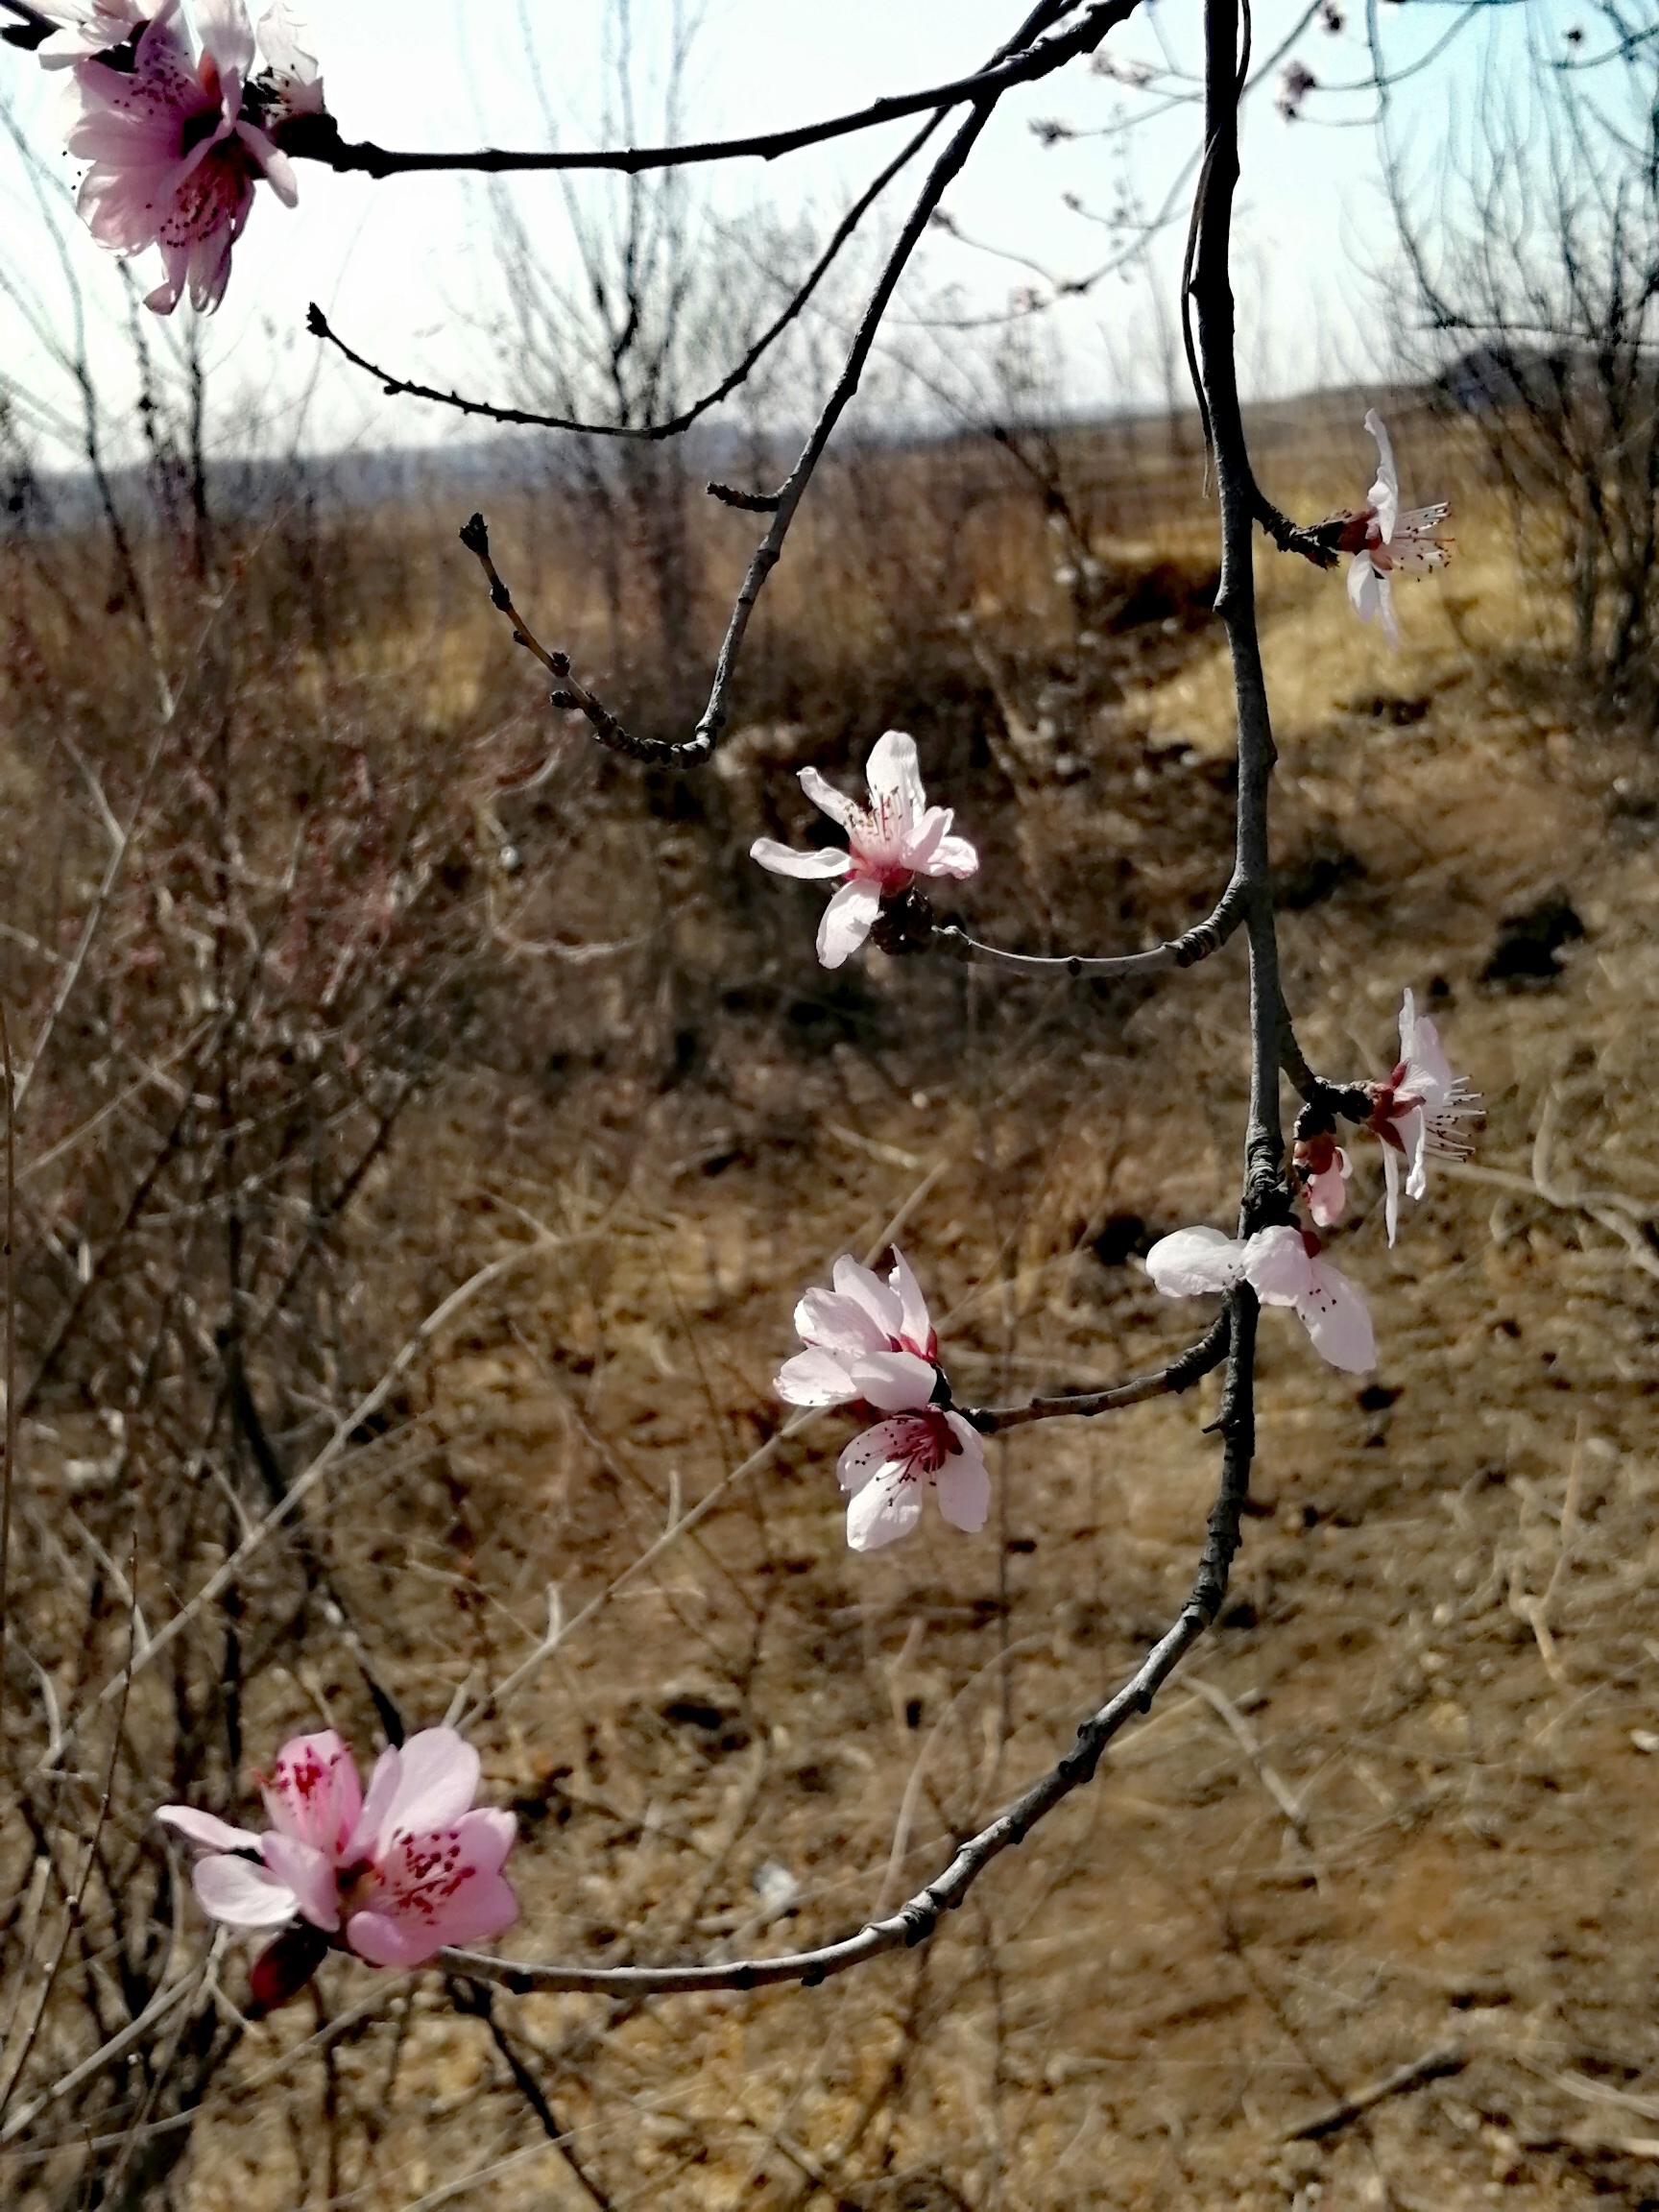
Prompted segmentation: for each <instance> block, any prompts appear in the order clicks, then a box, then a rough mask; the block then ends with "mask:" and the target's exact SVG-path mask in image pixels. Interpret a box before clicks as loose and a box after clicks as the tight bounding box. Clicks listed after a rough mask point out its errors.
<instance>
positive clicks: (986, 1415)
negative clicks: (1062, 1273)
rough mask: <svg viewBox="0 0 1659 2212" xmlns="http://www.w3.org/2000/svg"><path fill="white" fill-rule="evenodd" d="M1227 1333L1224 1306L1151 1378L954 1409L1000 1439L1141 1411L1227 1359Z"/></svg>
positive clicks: (1139, 1378)
mask: <svg viewBox="0 0 1659 2212" xmlns="http://www.w3.org/2000/svg"><path fill="white" fill-rule="evenodd" d="M1229 1341H1230V1329H1229V1322H1228V1316H1227V1310H1226V1309H1225V1307H1223V1309H1222V1310H1221V1311H1220V1313H1218V1314H1217V1315H1216V1317H1215V1320H1214V1324H1213V1326H1212V1327H1211V1328H1210V1329H1208V1330H1207V1331H1206V1332H1205V1334H1204V1335H1203V1336H1201V1337H1200V1338H1199V1340H1198V1342H1197V1343H1196V1344H1193V1345H1190V1346H1189V1347H1188V1349H1187V1350H1186V1351H1185V1352H1183V1353H1182V1354H1181V1356H1180V1357H1179V1358H1176V1359H1171V1360H1170V1362H1169V1364H1168V1366H1167V1367H1161V1368H1159V1370H1158V1372H1157V1373H1156V1374H1155V1375H1142V1376H1140V1377H1138V1378H1137V1380H1136V1381H1135V1382H1133V1383H1112V1384H1111V1385H1110V1386H1109V1387H1108V1388H1106V1389H1104V1390H1078V1391H1073V1392H1071V1393H1070V1395H1067V1396H1058V1395H1053V1396H1047V1397H1043V1398H1033V1399H1031V1400H1030V1401H1029V1403H1028V1404H1026V1405H1024V1406H1001V1407H997V1406H982V1407H981V1406H959V1407H957V1408H956V1410H957V1411H958V1412H959V1413H960V1414H961V1416H962V1418H963V1420H964V1421H971V1422H972V1423H973V1424H974V1428H975V1429H977V1430H978V1431H979V1432H980V1434H981V1435H982V1436H999V1435H1001V1434H1002V1433H1003V1432H1004V1431H1006V1430H1009V1429H1023V1428H1024V1427H1026V1425H1027V1424H1028V1423H1030V1422H1032V1421H1056V1420H1061V1419H1064V1418H1066V1417H1068V1416H1074V1415H1085V1416H1086V1415H1089V1414H1092V1413H1112V1412H1116V1411H1117V1409H1118V1407H1121V1406H1143V1405H1144V1404H1145V1403H1146V1401H1147V1399H1148V1398H1166V1397H1169V1396H1171V1395H1177V1396H1178V1395H1179V1394H1180V1393H1181V1392H1182V1391H1184V1390H1190V1389H1191V1387H1192V1385H1193V1383H1197V1382H1200V1381H1201V1380H1202V1379H1203V1377H1204V1376H1206V1375H1210V1374H1213V1373H1214V1370H1215V1369H1216V1368H1217V1367H1219V1366H1220V1364H1221V1362H1222V1360H1223V1359H1225V1358H1226V1357H1227V1348H1228V1343H1229Z"/></svg>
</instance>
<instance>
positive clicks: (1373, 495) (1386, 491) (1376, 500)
mask: <svg viewBox="0 0 1659 2212" xmlns="http://www.w3.org/2000/svg"><path fill="white" fill-rule="evenodd" d="M1365 427H1366V429H1367V430H1369V431H1370V433H1371V435H1372V437H1373V438H1375V439H1376V441H1377V481H1376V483H1375V484H1373V485H1372V487H1371V489H1370V491H1369V492H1368V493H1366V494H1365V496H1366V498H1367V499H1368V500H1369V501H1370V503H1371V505H1372V506H1373V507H1375V508H1376V510H1377V527H1378V530H1379V531H1380V532H1381V533H1382V537H1383V543H1384V544H1386V543H1387V542H1388V540H1389V539H1390V538H1392V537H1393V535H1394V525H1395V523H1396V522H1397V521H1398V520H1399V518H1400V477H1399V473H1398V471H1397V470H1396V469H1395V467H1394V447H1393V445H1392V444H1391V442H1390V440H1389V437H1388V432H1387V430H1386V429H1385V428H1384V427H1383V418H1382V416H1381V415H1379V414H1378V412H1377V410H1376V408H1375V407H1373V408H1371V409H1370V410H1369V411H1368V412H1367V414H1366V417H1365Z"/></svg>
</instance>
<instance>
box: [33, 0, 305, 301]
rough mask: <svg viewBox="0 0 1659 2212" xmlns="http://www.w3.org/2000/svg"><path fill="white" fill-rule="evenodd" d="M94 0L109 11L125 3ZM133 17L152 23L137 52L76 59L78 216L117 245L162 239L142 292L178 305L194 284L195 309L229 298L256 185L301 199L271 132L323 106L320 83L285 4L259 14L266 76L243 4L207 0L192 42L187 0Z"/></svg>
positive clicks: (72, 138)
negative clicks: (150, 287) (82, 171)
mask: <svg viewBox="0 0 1659 2212" xmlns="http://www.w3.org/2000/svg"><path fill="white" fill-rule="evenodd" d="M95 5H96V6H97V8H99V9H101V10H102V11H104V12H106V13H108V12H110V11H112V9H113V8H114V7H115V5H116V0H95ZM123 20H131V22H132V26H133V28H135V29H136V28H137V27H138V26H140V25H141V26H142V28H141V29H138V35H137V36H136V39H135V40H134V42H133V43H132V47H131V52H130V53H129V51H128V49H127V47H126V46H125V45H124V46H122V47H121V48H120V49H119V50H118V51H115V52H105V53H103V54H101V55H99V54H93V55H87V56H84V57H83V58H80V59H75V60H74V83H75V89H76V93H77V96H78V99H79V112H78V114H77V116H76V118H75V121H74V123H73V125H72V127H71V129H70V132H69V137H68V148H69V152H70V153H71V154H72V155H74V156H78V157H80V158H83V159H84V160H86V161H88V162H89V163H90V164H91V166H90V167H89V168H88V170H87V172H86V175H85V177H84V179H83V180H82V184H81V192H80V198H79V202H78V204H79V207H80V210H81V214H82V217H83V219H84V222H85V224H86V226H87V228H88V229H90V231H91V232H92V235H93V237H94V238H96V239H97V241H98V243H99V244H100V245H101V246H107V247H108V248H109V249H110V251H111V252H118V253H138V252H143V251H144V250H145V249H146V248H148V247H151V246H155V247H157V248H159V250H160V253H161V261H162V267H163V270H164V272H165V275H164V279H163V281H162V282H161V283H160V284H158V285H157V286H156V289H155V290H154V291H153V292H151V293H150V294H148V296H147V298H146V301H145V304H146V305H147V306H149V307H152V308H154V309H155V311H156V313H157V314H158V315H169V314H171V313H172V311H173V309H174V308H175V307H176V306H177V305H178V303H179V301H180V296H181V295H182V294H183V292H184V291H185V290H186V288H188V291H189V294H190V299H191V301H192V303H193V304H194V305H195V306H196V307H198V308H200V309H203V310H210V309H212V308H214V307H217V306H218V304H219V302H220V301H221V300H222V299H223V298H224V296H225V287H226V284H227V283H228V280H229V276H230V254H231V250H232V248H233V247H234V246H235V244H236V241H237V239H238V238H239V237H240V236H241V235H242V231H243V228H244V227H245V225H246V224H247V221H248V215H249V211H250V209H251V208H252V204H253V188H254V185H255V184H256V183H258V182H259V180H261V179H263V180H264V181H265V182H266V183H268V184H269V185H270V186H271V189H272V190H273V191H274V192H275V193H276V197H277V198H278V199H279V200H280V201H282V202H283V204H285V205H287V206H289V207H292V206H293V205H294V204H295V202H296V200H297V199H298V198H299V186H298V184H297V183H296V181H295V177H294V171H293V167H292V165H291V163H290V162H289V160H288V157H287V156H286V155H285V154H284V153H283V152H282V150H281V148H280V147H279V146H278V145H277V143H276V136H275V135H274V133H275V132H277V131H278V130H279V129H280V127H281V125H282V124H283V123H284V122H287V121H289V120H291V119H292V118H293V117H294V116H296V115H301V114H317V113H320V112H321V111H322V105H323V83H322V79H321V78H320V77H319V75H318V73H317V64H316V61H315V60H313V58H312V57H311V55H309V54H308V53H307V52H306V51H305V50H304V48H303V47H302V46H301V44H300V34H299V28H298V25H297V22H296V20H295V18H294V16H293V15H292V14H291V13H290V12H289V11H288V9H287V7H286V5H285V4H284V0H278V4H277V5H276V6H275V7H273V8H272V9H271V10H270V11H269V12H267V13H266V14H265V15H264V16H263V17H261V19H260V25H259V36H260V39H261V41H262V42H263V45H264V53H265V60H266V62H267V68H266V70H265V71H264V72H263V73H262V74H259V75H255V74H254V61H255V42H254V34H253V31H252V26H251V24H250V22H249V18H248V12H247V9H246V7H245V6H244V5H243V0H197V6H196V23H197V28H198V31H199V33H200V38H199V42H198V45H197V46H196V47H195V48H193V47H192V45H191V42H190V40H189V37H188V36H187V34H186V31H185V29H184V25H183V21H182V18H181V16H180V0H160V5H159V6H158V7H157V8H156V12H155V14H154V16H153V17H152V18H151V19H150V20H149V21H148V22H146V21H145V20H144V18H143V17H142V16H131V17H129V16H127V15H124V16H123ZM86 36H88V37H90V36H94V34H93V33H92V32H90V31H88V32H87V33H86ZM129 36H131V34H129ZM70 59H74V58H73V57H70ZM117 63H120V66H116V64H117Z"/></svg>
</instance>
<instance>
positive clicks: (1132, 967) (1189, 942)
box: [933, 880, 1244, 981]
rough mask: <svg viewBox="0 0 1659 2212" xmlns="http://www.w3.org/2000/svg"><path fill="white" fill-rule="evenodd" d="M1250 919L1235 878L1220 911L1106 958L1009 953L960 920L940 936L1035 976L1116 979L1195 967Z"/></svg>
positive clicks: (946, 925)
mask: <svg viewBox="0 0 1659 2212" xmlns="http://www.w3.org/2000/svg"><path fill="white" fill-rule="evenodd" d="M1243 919H1244V900H1243V897H1242V894H1241V891H1240V889H1239V887H1238V883H1237V881H1236V880H1235V881H1234V882H1231V883H1229V884H1228V886H1227V888H1226V890H1225V891H1223V892H1222V894H1221V897H1220V898H1219V899H1218V900H1217V901H1216V902H1215V908H1214V912H1213V913H1212V914H1210V915H1209V916H1207V917H1206V919H1205V920H1204V921H1202V922H1198V923H1195V924H1194V925H1193V926H1192V927H1191V928H1190V929H1187V930H1184V931H1183V932H1182V934H1181V935H1180V936H1179V937H1171V938H1169V939H1168V940H1167V941H1166V943H1165V944H1162V945H1152V946H1149V947H1148V948H1147V950H1145V951H1144V952H1119V953H1116V954H1112V955H1109V956H1104V957H1101V958H1098V959H1096V958H1094V957H1093V956H1089V955H1085V954H1083V953H1080V952H1057V953H1051V954H1050V953H1042V952H1005V951H1003V950H1002V949H1001V947H1000V946H997V945H986V944H982V943H981V942H980V940H979V939H978V938H977V937H971V936H970V935H969V934H968V932H967V930H966V929H964V928H962V927H961V926H959V925H958V924H957V923H954V922H946V923H942V924H940V925H939V926H937V927H936V928H935V929H934V931H933V934H934V936H936V937H944V938H947V939H949V940H950V942H951V943H952V944H956V945H960V946H961V947H962V948H963V949H964V950H966V951H967V952H969V953H973V954H977V956H978V957H979V958H980V959H982V960H995V961H997V962H998V965H999V966H1001V967H1004V968H1022V969H1024V970H1025V971H1026V972H1027V973H1028V974H1033V975H1073V976H1080V975H1087V976H1091V977H1093V978H1094V980H1095V981H1111V980H1114V979H1116V978H1118V977H1120V976H1125V975H1162V974H1166V973H1167V972H1168V970H1169V969H1171V968H1192V967H1195V966H1196V965H1197V963H1198V962H1199V961H1200V960H1208V959H1209V957H1210V955H1211V953H1212V952H1218V951H1219V950H1221V948H1222V946H1223V945H1225V944H1226V942H1227V940H1228V939H1229V938H1230V937H1231V936H1232V935H1233V932H1234V931H1235V930H1236V929H1237V928H1238V925H1239V924H1240V923H1241V922H1242V921H1243Z"/></svg>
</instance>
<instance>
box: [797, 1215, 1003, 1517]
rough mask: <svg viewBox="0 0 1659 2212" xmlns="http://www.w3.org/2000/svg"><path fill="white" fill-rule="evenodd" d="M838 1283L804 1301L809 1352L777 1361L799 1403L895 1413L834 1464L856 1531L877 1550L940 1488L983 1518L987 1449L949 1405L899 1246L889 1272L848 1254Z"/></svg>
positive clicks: (959, 1513) (921, 1303)
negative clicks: (877, 1270) (847, 1496)
mask: <svg viewBox="0 0 1659 2212" xmlns="http://www.w3.org/2000/svg"><path fill="white" fill-rule="evenodd" d="M830 1281H831V1283H832V1284H833V1286H834V1287H833V1288H832V1289H829V1290H818V1289H812V1290H808V1291H807V1292H806V1293H805V1296H804V1297H803V1298H802V1300H801V1302H800V1304H799V1305H798V1306H797V1307H796V1309H795V1328H796V1333H797V1334H798V1335H799V1336H800V1338H801V1341H802V1342H803V1343H804V1344H805V1347H806V1349H805V1352H797V1353H796V1354H795V1355H794V1357H793V1358H789V1359H785V1360H784V1362H783V1364H782V1366H781V1368H780V1369H779V1370H778V1376H777V1383H776V1388H777V1391H778V1395H779V1396H780V1397H781V1398H782V1399H783V1400H784V1401H785V1402H786V1403H787V1404H789V1405H791V1406H855V1407H864V1408H865V1409H867V1410H869V1411H873V1412H878V1413H882V1414H885V1415H886V1416H887V1418H886V1419H885V1420H881V1421H878V1422H877V1423H876V1424H875V1426H874V1427H873V1428H870V1429H866V1430H865V1431H864V1432H863V1433H862V1434H861V1435H859V1436H855V1437H854V1439H853V1442H852V1443H851V1444H849V1445H848V1447H847V1449H846V1450H845V1451H844V1452H843V1453H842V1455H841V1457H840V1459H839V1461H838V1462H837V1464H836V1468H835V1473H836V1477H837V1479H839V1481H840V1484H841V1487H842V1489H843V1490H844V1491H846V1492H848V1493H849V1494H850V1503H849V1504H848V1507H847V1541H848V1543H849V1544H850V1545H851V1546H852V1548H853V1550H854V1551H878V1550H879V1549H880V1548H881V1546H882V1545H884V1544H892V1543H895V1542H897V1540H898V1539H899V1538H900V1537H901V1536H907V1535H908V1534H909V1532H910V1530H911V1529H912V1528H914V1527H916V1525H917V1523H918V1522H919V1521H920V1520H921V1518H922V1507H923V1504H924V1502H925V1500H926V1495H927V1493H928V1492H929V1491H931V1492H932V1494H933V1496H934V1498H935V1500H936V1501H937V1503H938V1506H939V1510H940V1512H941V1513H942V1514H943V1515H944V1516H945V1518H946V1520H947V1521H949V1522H950V1524H951V1526H952V1527H957V1528H963V1529H966V1530H967V1531H968V1532H969V1533H970V1534H972V1533H974V1531H975V1530H977V1529H980V1528H983V1527H984V1526H985V1516H986V1514H987V1513H988V1512H989V1511H990V1510H991V1479H990V1477H989V1475H988V1474H987V1473H986V1471H985V1447H984V1444H983V1442H982V1441H981V1439H980V1436H979V1432H978V1431H977V1430H976V1429H975V1428H974V1426H973V1424H972V1423H971V1422H969V1421H967V1420H965V1419H964V1418H963V1416H962V1415H961V1414H960V1413H958V1412H955V1411H954V1410H953V1409H952V1407H951V1406H950V1384H949V1383H947V1381H946V1379H945V1373H944V1370H943V1368H941V1366H940V1365H939V1360H938V1350H939V1341H938V1337H937V1335H936V1334H935V1333H934V1329H933V1324H932V1322H931V1321H930V1320H929V1319H928V1316H927V1305H926V1300H925V1299H924V1297H923V1295H922V1291H921V1287H920V1286H919V1285H918V1283H917V1281H916V1278H915V1276H914V1275H913V1274H912V1273H911V1271H910V1267H909V1264H908V1262H906V1261H905V1259H904V1256H903V1254H902V1252H895V1253H894V1255H893V1267H892V1271H891V1272H890V1274H889V1275H888V1277H887V1280H886V1281H885V1282H883V1281H882V1280H881V1278H880V1276H879V1275H877V1274H875V1273H874V1272H873V1271H872V1270H871V1269H870V1268H868V1267H861V1266H860V1265H859V1264H858V1262H857V1261H856V1260H853V1259H850V1258H848V1257H846V1256H845V1255H843V1256H842V1258H841V1259H839V1260H837V1261H836V1262H835V1265H834V1268H833V1269H832V1271H831V1274H830Z"/></svg>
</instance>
